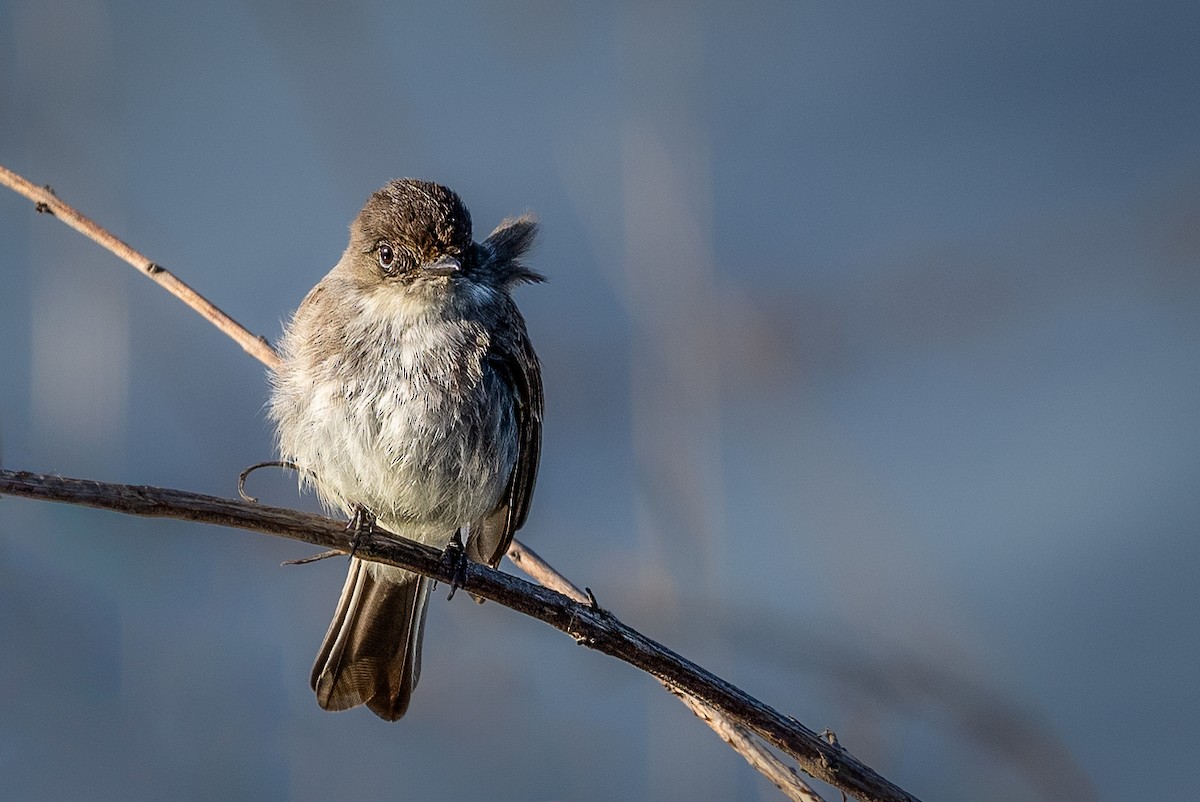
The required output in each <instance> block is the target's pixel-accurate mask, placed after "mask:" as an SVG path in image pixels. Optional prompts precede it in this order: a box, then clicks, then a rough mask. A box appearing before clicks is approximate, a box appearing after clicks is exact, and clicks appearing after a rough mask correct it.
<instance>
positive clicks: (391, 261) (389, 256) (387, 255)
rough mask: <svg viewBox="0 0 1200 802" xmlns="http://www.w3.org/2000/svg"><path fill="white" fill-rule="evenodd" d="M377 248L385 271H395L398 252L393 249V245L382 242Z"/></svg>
mask: <svg viewBox="0 0 1200 802" xmlns="http://www.w3.org/2000/svg"><path fill="white" fill-rule="evenodd" d="M376 250H378V251H379V266H380V267H382V268H383V272H385V273H395V272H396V270H395V264H396V252H395V251H393V250H392V246H391V245H388V244H387V243H386V242H381V243H379V247H378V248H377V249H376Z"/></svg>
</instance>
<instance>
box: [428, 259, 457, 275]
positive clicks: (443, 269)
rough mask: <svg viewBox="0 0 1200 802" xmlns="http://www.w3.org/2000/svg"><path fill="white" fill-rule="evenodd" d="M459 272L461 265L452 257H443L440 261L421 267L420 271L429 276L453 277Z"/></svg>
mask: <svg viewBox="0 0 1200 802" xmlns="http://www.w3.org/2000/svg"><path fill="white" fill-rule="evenodd" d="M461 270H462V263H461V262H459V261H458V260H457V259H455V258H454V257H453V256H443V257H441V258H440V259H437V260H435V261H433V262H430V263H429V264H426V265H422V266H421V271H422V272H424V273H426V274H428V275H430V276H454V275H457V274H458V273H459V271H461Z"/></svg>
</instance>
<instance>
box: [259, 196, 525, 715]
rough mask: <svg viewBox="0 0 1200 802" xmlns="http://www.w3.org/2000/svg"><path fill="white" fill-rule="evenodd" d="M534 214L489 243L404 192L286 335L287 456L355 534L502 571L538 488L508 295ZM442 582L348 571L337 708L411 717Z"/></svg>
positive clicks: (323, 700) (367, 215)
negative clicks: (402, 540) (356, 523)
mask: <svg viewBox="0 0 1200 802" xmlns="http://www.w3.org/2000/svg"><path fill="white" fill-rule="evenodd" d="M536 233H537V223H536V222H535V221H534V220H533V219H532V218H531V217H528V216H523V217H518V218H512V219H508V220H505V221H504V222H502V223H501V224H500V225H499V226H498V227H497V228H496V230H495V231H493V232H492V233H491V235H490V236H489V237H488V238H487V239H486V240H484V241H483V242H482V243H477V242H475V241H474V240H473V239H472V233H471V215H470V213H469V212H468V211H467V209H466V207H465V206H464V205H463V203H462V201H461V200H460V199H459V197H458V195H456V194H455V193H454V192H452V191H450V190H449V189H447V188H446V187H443V186H440V185H438V184H433V183H429V182H425V181H416V180H412V179H404V180H399V181H392V182H390V183H389V184H387V185H386V186H384V187H383V188H382V189H380V190H379V191H377V192H375V193H374V194H373V195H372V196H371V197H370V199H369V200H368V201H367V203H366V205H365V206H363V208H362V211H360V212H359V213H358V216H357V217H356V218H355V219H354V222H353V223H351V225H350V244H349V245H348V246H347V248H346V251H345V253H343V254H342V257H341V259H340V260H339V261H338V263H337V264H336V265H335V266H334V268H333V269H332V270H331V271H330V272H329V274H328V275H327V276H325V278H323V279H321V281H320V283H318V284H317V286H315V287H314V288H313V289H312V291H311V292H309V293H308V296H307V297H306V298H305V299H304V301H303V302H302V303H301V304H300V308H299V309H297V310H296V314H295V315H294V316H293V317H292V319H291V321H290V323H288V325H287V327H286V331H285V333H284V336H283V339H282V342H281V347H280V352H281V356H282V363H281V364H280V365H279V367H278V368H277V369H276V371H275V375H274V378H273V389H272V395H271V402H270V416H271V418H272V420H273V421H274V423H275V425H276V429H277V433H278V442H279V451H280V454H281V456H282V458H283V459H285V460H287V461H290V462H293V463H295V464H296V466H298V468H300V469H301V475H302V476H305V477H306V478H305V479H304V480H303V481H306V482H311V484H312V486H313V487H315V489H316V491H317V494H318V495H319V496H320V498H321V500H322V501H323V503H324V504H326V505H327V506H328V507H330V508H331V509H337V510H340V511H342V512H343V513H345V514H346V515H348V516H352V520H362V519H366V520H371V519H374V520H375V521H377V522H378V524H379V525H380V526H381V527H382V528H383V529H386V530H387V531H389V532H393V533H395V534H397V535H401V536H403V537H406V538H410V539H412V540H416V541H419V542H421V543H424V544H426V545H430V546H434V547H437V548H445V547H446V546H447V545H448V544H450V543H451V542H452V541H453V542H455V543H461V542H462V541H461V540H459V539H458V538H460V537H462V536H465V537H466V547H465V549H466V556H467V557H469V558H470V559H472V560H474V561H476V562H480V563H484V564H487V565H490V566H493V567H495V566H496V565H497V564H498V563H499V562H500V558H501V557H503V556H504V553H505V551H507V550H508V546H509V544H510V543H511V542H512V538H513V533H514V532H515V531H516V530H517V529H519V528H520V527H521V526H522V524H524V522H525V518H526V515H527V514H528V512H529V502H530V498H531V497H532V495H533V486H534V480H535V478H536V476H537V469H538V457H539V453H540V450H541V433H542V380H541V369H540V366H539V363H538V358H537V355H536V354H535V353H534V351H533V346H532V345H531V344H530V341H529V335H528V333H527V332H526V330H525V320H524V319H523V318H522V317H521V313H520V311H518V309H517V306H516V303H515V302H514V301H513V299H512V295H511V292H512V289H513V288H514V287H515V286H517V285H519V284H522V283H530V282H540V281H543V280H544V279H543V277H542V276H541V275H539V274H538V273H536V272H534V271H533V270H531V269H530V268H528V267H526V266H525V265H524V264H523V263H522V262H521V261H520V257H521V256H522V254H524V253H525V252H526V251H527V250H528V249H529V247H530V246H531V245H532V244H533V239H534V236H535V235H536ZM431 584H432V582H431V580H429V579H427V578H424V577H422V576H420V575H418V574H414V573H411V572H409V571H404V570H401V569H398V568H392V567H390V566H384V565H380V564H378V563H369V562H364V561H362V560H359V559H357V558H352V559H351V561H350V573H349V575H348V576H347V577H346V585H345V587H344V588H343V589H342V596H341V599H340V600H339V601H338V606H337V611H336V612H335V613H334V616H333V622H332V623H331V624H330V625H329V631H328V632H327V633H326V635H325V642H324V643H323V644H322V645H321V650H320V652H319V653H318V654H317V660H316V664H315V665H314V666H313V671H312V687H313V690H314V691H316V694H317V701H318V703H319V704H320V705H321V707H323V708H325V709H326V710H345V709H347V708H351V707H355V706H356V705H361V704H365V705H366V706H367V707H368V708H370V709H371V710H372V711H373V712H374V713H375V714H377V715H378V716H380V717H381V718H383V719H386V720H388V721H395V720H397V719H399V718H400V717H401V716H403V715H404V712H405V710H407V709H408V703H409V700H410V698H411V696H412V692H413V689H414V688H415V687H416V685H417V679H418V678H419V676H420V673H421V641H422V637H423V635H424V624H425V611H426V607H427V604H428V598H429V590H430V587H431Z"/></svg>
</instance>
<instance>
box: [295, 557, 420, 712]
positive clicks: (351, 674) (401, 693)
mask: <svg viewBox="0 0 1200 802" xmlns="http://www.w3.org/2000/svg"><path fill="white" fill-rule="evenodd" d="M432 584H433V583H432V581H431V580H429V579H427V578H426V577H423V576H421V575H419V574H414V573H411V572H409V571H403V570H400V569H398V568H390V567H387V566H381V565H375V564H368V563H365V562H363V561H362V560H358V559H353V560H351V561H350V573H349V575H347V577H346V585H345V587H343V588H342V597H341V599H339V600H338V606H337V612H335V613H334V615H333V621H332V622H331V623H330V624H329V631H328V632H326V633H325V642H324V643H322V644H321V650H320V651H319V652H318V653H317V661H316V663H315V664H314V665H313V671H312V688H313V690H314V691H316V693H317V703H318V704H320V705H321V707H323V708H325V709H326V710H347V709H349V708H351V707H355V706H357V705H361V704H365V705H366V706H367V707H368V708H370V709H371V711H372V712H374V713H375V714H376V715H377V716H379V717H380V718H382V719H386V720H387V721H395V720H397V719H398V718H400V717H401V716H403V715H404V711H405V710H407V709H408V700H409V699H410V698H411V697H412V692H413V689H414V688H416V687H417V679H418V678H419V677H420V676H421V640H422V637H423V635H424V631H425V610H426V608H427V607H428V602H429V589H430V587H431V586H432Z"/></svg>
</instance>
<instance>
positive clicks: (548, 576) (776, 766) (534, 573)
mask: <svg viewBox="0 0 1200 802" xmlns="http://www.w3.org/2000/svg"><path fill="white" fill-rule="evenodd" d="M508 559H510V560H512V562H513V564H514V565H515V566H517V567H518V568H520V569H521V570H522V571H524V572H525V573H526V574H528V575H529V576H531V577H533V579H534V580H535V581H536V582H537V583H538V584H540V585H542V586H543V587H547V588H550V589H551V590H554V591H557V592H559V593H561V594H562V595H564V596H566V597H567V598H569V599H574V600H575V601H577V602H579V603H580V604H587V605H592V606H596V605H595V602H596V597H595V596H593V595H591V594H590V593H585V592H584V591H582V590H580V589H579V588H578V587H577V586H576V585H575V584H574V583H573V582H571V580H569V579H567V578H566V577H565V576H563V575H562V574H560V573H559V572H558V571H556V570H555V569H554V567H553V566H551V565H550V563H548V562H546V561H545V560H543V559H542V558H541V557H540V556H538V554H537V552H535V551H534V550H533V549H531V548H529V547H528V546H525V545H523V544H521V543H517V542H515V541H514V542H513V544H512V546H511V547H509V549H508ZM659 682H660V683H662V686H663V687H664V688H666V689H667V691H668V692H669V693H671V694H672V695H674V696H675V697H676V698H677V699H679V701H681V702H683V703H684V704H685V705H687V707H688V709H689V710H691V711H692V713H694V714H695V715H696V717H697V718H698V719H700V720H701V721H703V722H704V723H705V724H707V725H708V726H709V727H711V728H712V730H713V731H714V732H716V733H717V735H718V736H720V738H721V740H723V741H724V742H725V743H727V744H729V746H730V747H732V748H733V750H734V751H736V752H737V753H738V754H740V755H741V756H742V757H744V758H745V759H746V762H747V763H749V764H750V765H751V766H753V767H754V768H755V769H756V770H757V771H758V772H759V773H760V774H762V775H763V776H765V777H766V778H767V779H768V780H770V781H771V782H772V783H774V784H775V786H776V787H777V788H778V789H779V790H781V791H783V792H784V793H785V794H787V796H788V798H789V799H794V800H798V802H823V800H822V799H821V797H820V796H819V795H818V794H817V792H816V791H814V790H813V789H812V788H811V787H810V786H809V785H808V783H806V782H804V780H803V779H802V778H801V777H800V775H799V774H797V773H796V770H795V769H793V768H792V767H791V766H789V765H787V764H786V763H784V762H783V761H782V760H780V759H779V758H778V757H776V756H775V755H774V754H772V753H771V751H770V750H769V749H767V748H766V747H765V746H764V745H763V744H762V742H761V741H760V740H759V739H758V737H757V736H756V735H755V734H754V733H752V732H750V731H749V730H747V729H746V728H745V727H743V726H742V725H741V724H738V723H737V722H734V721H730V720H729V719H728V718H726V717H725V716H724V715H722V714H721V713H720V711H717V710H714V709H713V708H712V707H710V706H709V705H706V704H704V703H703V702H701V701H700V700H699V699H697V698H695V697H694V696H690V695H688V694H687V693H685V692H684V691H682V690H680V689H679V688H677V687H675V686H673V685H671V683H669V682H667V681H665V680H663V679H659Z"/></svg>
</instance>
